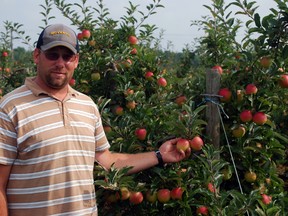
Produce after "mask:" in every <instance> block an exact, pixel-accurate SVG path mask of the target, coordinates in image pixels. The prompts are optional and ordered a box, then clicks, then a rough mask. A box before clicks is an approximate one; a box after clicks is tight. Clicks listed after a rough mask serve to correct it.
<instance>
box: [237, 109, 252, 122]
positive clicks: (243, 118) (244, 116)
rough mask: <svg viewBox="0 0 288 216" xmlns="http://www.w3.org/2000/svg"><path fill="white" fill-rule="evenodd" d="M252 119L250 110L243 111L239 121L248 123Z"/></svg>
mask: <svg viewBox="0 0 288 216" xmlns="http://www.w3.org/2000/svg"><path fill="white" fill-rule="evenodd" d="M252 118H253V115H252V112H251V110H243V111H242V112H241V113H240V120H241V121H242V122H249V121H251V120H252Z"/></svg>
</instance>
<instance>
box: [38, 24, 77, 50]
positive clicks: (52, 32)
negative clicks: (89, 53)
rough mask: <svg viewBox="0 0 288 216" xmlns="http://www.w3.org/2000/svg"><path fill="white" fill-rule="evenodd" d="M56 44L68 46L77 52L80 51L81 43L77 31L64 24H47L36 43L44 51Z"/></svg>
mask: <svg viewBox="0 0 288 216" xmlns="http://www.w3.org/2000/svg"><path fill="white" fill-rule="evenodd" d="M56 46H64V47H67V48H68V49H70V50H71V51H72V52H73V53H75V54H76V53H78V52H79V44H78V39H77V36H76V34H75V32H74V31H73V30H72V29H71V28H69V27H67V26H65V25H63V24H53V25H49V26H47V27H46V28H45V29H44V30H43V31H42V32H41V34H40V36H39V38H38V41H37V45H36V47H37V48H38V49H41V50H43V51H46V50H48V49H51V48H53V47H56Z"/></svg>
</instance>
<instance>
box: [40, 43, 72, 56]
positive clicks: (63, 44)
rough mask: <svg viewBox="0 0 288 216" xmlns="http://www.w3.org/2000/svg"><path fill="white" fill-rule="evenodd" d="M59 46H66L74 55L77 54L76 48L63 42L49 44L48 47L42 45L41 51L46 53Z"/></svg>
mask: <svg viewBox="0 0 288 216" xmlns="http://www.w3.org/2000/svg"><path fill="white" fill-rule="evenodd" d="M57 46H64V47H67V48H68V49H70V50H71V51H72V52H73V53H75V54H76V53H77V50H76V49H75V47H73V46H72V45H71V44H69V43H65V42H63V41H53V42H51V43H48V44H46V45H42V46H41V50H43V51H46V50H49V49H51V48H54V47H57Z"/></svg>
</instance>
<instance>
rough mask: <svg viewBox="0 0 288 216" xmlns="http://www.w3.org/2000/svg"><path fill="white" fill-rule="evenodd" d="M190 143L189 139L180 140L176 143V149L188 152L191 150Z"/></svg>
mask: <svg viewBox="0 0 288 216" xmlns="http://www.w3.org/2000/svg"><path fill="white" fill-rule="evenodd" d="M189 145H190V143H189V141H188V140H187V139H182V138H181V139H179V140H178V141H177V143H176V148H177V150H178V151H180V150H182V151H184V152H185V151H186V150H187V149H188V148H189Z"/></svg>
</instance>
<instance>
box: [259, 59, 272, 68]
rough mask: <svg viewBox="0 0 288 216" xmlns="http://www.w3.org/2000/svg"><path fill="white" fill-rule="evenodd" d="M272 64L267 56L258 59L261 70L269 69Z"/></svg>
mask: <svg viewBox="0 0 288 216" xmlns="http://www.w3.org/2000/svg"><path fill="white" fill-rule="evenodd" d="M271 64H272V59H271V58H270V57H269V56H263V57H262V58H261V59H260V65H261V66H262V67H263V68H266V69H267V68H269V67H270V66H271Z"/></svg>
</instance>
